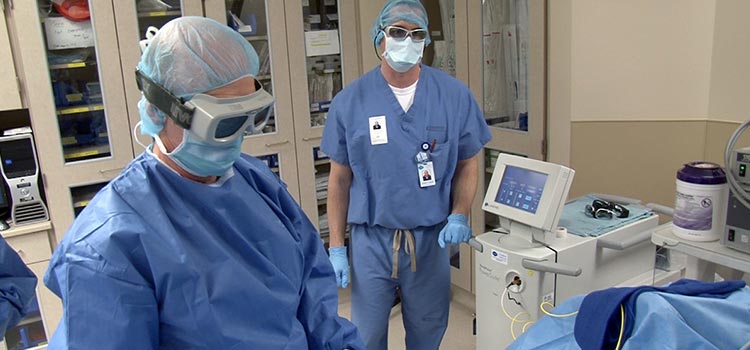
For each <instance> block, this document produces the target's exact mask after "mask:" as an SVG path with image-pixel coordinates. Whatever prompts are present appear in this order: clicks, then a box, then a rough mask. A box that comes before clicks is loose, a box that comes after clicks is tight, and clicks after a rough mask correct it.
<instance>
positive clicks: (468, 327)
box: [339, 287, 476, 350]
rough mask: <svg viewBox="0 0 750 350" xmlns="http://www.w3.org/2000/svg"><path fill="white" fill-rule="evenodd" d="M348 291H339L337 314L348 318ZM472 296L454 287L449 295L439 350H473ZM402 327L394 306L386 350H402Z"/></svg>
mask: <svg viewBox="0 0 750 350" xmlns="http://www.w3.org/2000/svg"><path fill="white" fill-rule="evenodd" d="M349 291H350V289H343V290H342V289H339V314H340V315H341V316H343V317H346V318H349V316H350V310H351V306H350V300H349ZM473 320H474V296H473V295H472V294H470V293H468V292H465V291H463V290H461V289H459V288H456V287H454V290H453V291H452V293H451V308H450V317H449V320H448V330H447V331H446V332H445V336H443V343H442V344H441V345H440V350H474V349H475V348H476V340H475V337H474V335H473ZM404 349H406V347H405V346H404V325H403V322H402V321H401V309H400V308H399V307H398V306H396V307H394V308H393V310H392V311H391V322H390V324H389V329H388V350H404Z"/></svg>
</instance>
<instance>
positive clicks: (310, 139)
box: [302, 136, 323, 141]
mask: <svg viewBox="0 0 750 350" xmlns="http://www.w3.org/2000/svg"><path fill="white" fill-rule="evenodd" d="M322 138H323V136H314V137H303V138H302V141H312V140H320V139H322Z"/></svg>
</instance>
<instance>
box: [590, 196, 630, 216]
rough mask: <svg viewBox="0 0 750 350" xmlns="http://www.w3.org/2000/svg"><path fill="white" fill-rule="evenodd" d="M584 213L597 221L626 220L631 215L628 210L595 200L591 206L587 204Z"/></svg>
mask: <svg viewBox="0 0 750 350" xmlns="http://www.w3.org/2000/svg"><path fill="white" fill-rule="evenodd" d="M584 212H585V213H586V215H588V216H590V217H592V218H596V219H613V218H626V217H628V215H630V211H629V210H628V208H625V207H624V206H622V205H619V204H617V203H612V202H607V201H605V200H601V199H595V200H594V201H593V202H591V204H587V205H586V209H584Z"/></svg>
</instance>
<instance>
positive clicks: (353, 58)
mask: <svg viewBox="0 0 750 350" xmlns="http://www.w3.org/2000/svg"><path fill="white" fill-rule="evenodd" d="M286 2H287V8H288V9H289V11H288V13H287V15H288V16H289V17H288V21H287V23H288V25H287V27H288V32H289V54H290V57H293V59H294V61H292V62H291V64H290V69H291V73H292V81H294V82H298V84H295V85H294V86H293V90H292V93H293V95H292V96H293V103H294V122H295V144H296V149H297V155H298V160H297V164H298V173H299V182H300V183H302V184H307V183H310V184H312V183H315V186H303V187H301V188H300V198H301V204H302V208H303V209H304V210H305V213H307V215H308V216H309V217H310V218H311V221H312V222H313V223H314V224H315V225H316V226H317V227H318V229H319V230H320V232H321V235H322V236H326V237H327V229H328V220H327V215H326V212H327V211H326V198H327V195H326V194H325V192H326V191H327V189H328V172H329V171H330V164H329V160H328V157H327V156H326V155H324V154H323V153H322V152H321V151H320V149H319V147H320V139H321V137H322V135H323V127H324V126H325V122H326V118H327V116H328V109H329V108H330V105H331V100H333V98H334V96H336V94H338V93H339V91H341V89H343V87H344V86H345V85H346V83H348V82H350V81H352V80H353V79H355V78H356V77H358V76H359V74H360V72H359V67H358V55H359V52H358V49H357V47H358V46H357V44H356V42H357V40H358V33H359V32H358V30H357V25H356V21H355V20H354V19H355V18H356V17H357V14H356V8H355V4H354V2H352V1H342V0H287V1H286Z"/></svg>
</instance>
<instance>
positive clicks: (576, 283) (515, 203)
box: [469, 154, 658, 350]
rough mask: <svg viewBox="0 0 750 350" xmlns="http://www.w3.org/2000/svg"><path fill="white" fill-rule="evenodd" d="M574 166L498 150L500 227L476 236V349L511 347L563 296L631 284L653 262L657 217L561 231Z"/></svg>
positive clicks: (495, 182)
mask: <svg viewBox="0 0 750 350" xmlns="http://www.w3.org/2000/svg"><path fill="white" fill-rule="evenodd" d="M574 175H575V171H574V170H573V169H570V168H568V167H565V166H562V165H558V164H552V163H548V162H543V161H538V160H534V159H528V158H523V157H518V156H512V155H508V154H500V156H499V157H498V159H497V163H496V165H495V170H494V172H493V175H492V179H491V180H490V184H489V187H488V189H487V194H486V197H485V199H484V202H483V205H482V208H483V210H485V211H487V212H489V213H492V214H496V215H498V216H499V217H500V227H499V228H497V229H495V230H493V231H490V232H486V233H484V234H482V235H479V236H477V237H476V238H475V239H472V240H471V241H470V242H469V244H470V245H471V246H472V247H473V248H474V249H475V250H476V251H477V252H476V254H475V280H476V286H475V291H476V310H477V315H476V317H477V319H476V321H477V349H478V350H485V349H486V350H489V349H505V348H506V347H507V346H508V345H510V343H511V342H512V341H513V340H514V338H515V337H517V336H518V335H520V334H521V333H522V331H523V329H524V328H525V327H526V326H528V325H529V324H530V322H533V321H535V320H537V319H538V318H539V317H541V316H542V314H541V313H542V312H541V310H540V304H542V302H548V303H549V304H550V305H548V309H551V308H552V305H554V304H555V303H556V302H558V301H560V302H561V301H563V300H565V299H568V298H570V297H572V296H575V295H578V294H583V293H587V292H590V291H592V290H596V289H601V288H606V287H612V286H616V285H627V281H631V280H633V279H635V278H636V277H637V276H639V275H642V274H643V273H644V272H646V271H649V270H652V269H653V266H654V258H655V247H654V246H653V245H652V244H651V243H650V237H651V232H652V231H653V229H654V228H655V227H656V226H657V224H658V217H657V216H656V215H652V216H648V217H646V218H644V219H640V220H638V221H636V222H633V223H631V224H628V225H625V226H623V227H620V228H617V229H614V230H612V231H611V232H607V233H605V234H603V235H601V236H599V237H581V236H578V235H574V234H563V233H562V231H561V230H560V231H558V227H557V225H558V222H559V220H560V217H561V215H562V213H563V210H564V208H565V202H566V198H567V196H568V192H569V190H570V186H571V184H572V182H573V177H574Z"/></svg>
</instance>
